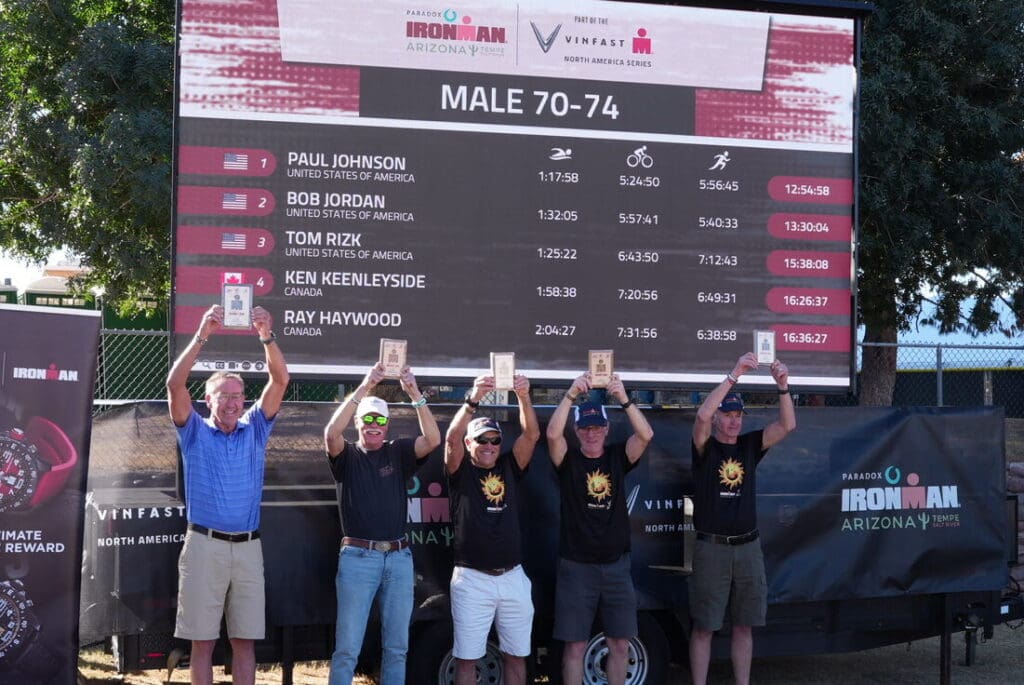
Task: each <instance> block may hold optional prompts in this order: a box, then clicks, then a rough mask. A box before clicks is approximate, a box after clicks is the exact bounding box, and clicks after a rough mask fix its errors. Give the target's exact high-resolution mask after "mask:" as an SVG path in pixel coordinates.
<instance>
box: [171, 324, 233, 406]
mask: <svg viewBox="0 0 1024 685" xmlns="http://www.w3.org/2000/svg"><path fill="white" fill-rule="evenodd" d="M223 322H224V307H222V306H220V305H219V304H215V305H213V306H212V307H210V308H209V309H207V310H206V313H205V314H203V320H202V321H200V322H199V328H198V329H197V330H196V334H195V336H194V337H193V338H192V339H191V340H190V341H189V343H188V347H186V348H185V349H184V350H182V351H181V354H179V355H178V358H177V359H175V360H174V365H173V366H171V371H170V373H168V374H167V408H168V410H169V411H170V414H171V421H173V422H174V425H175V426H184V425H185V422H186V421H188V417H189V416H190V415H191V414H192V396H191V395H189V392H188V374H189V372H191V371H192V366H193V365H195V363H196V359H197V358H198V357H199V352H200V351H201V350H202V349H203V345H205V344H206V341H207V340H208V339H209V337H210V336H211V335H213V333H215V332H216V331H217V329H219V328H220V327H221V325H222V324H223Z"/></svg>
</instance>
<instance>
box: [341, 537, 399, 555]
mask: <svg viewBox="0 0 1024 685" xmlns="http://www.w3.org/2000/svg"><path fill="white" fill-rule="evenodd" d="M341 544H342V546H345V545H348V546H350V547H362V548H363V549H372V550H373V551H375V552H397V551H398V550H400V549H405V548H406V547H408V546H409V541H408V540H404V539H403V540H364V539H362V538H350V537H344V538H342V539H341Z"/></svg>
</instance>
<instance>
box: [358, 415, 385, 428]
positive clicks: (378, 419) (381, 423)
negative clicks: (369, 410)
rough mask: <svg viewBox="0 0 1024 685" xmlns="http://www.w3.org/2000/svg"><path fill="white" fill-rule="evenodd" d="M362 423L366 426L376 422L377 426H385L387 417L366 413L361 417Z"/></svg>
mask: <svg viewBox="0 0 1024 685" xmlns="http://www.w3.org/2000/svg"><path fill="white" fill-rule="evenodd" d="M363 423H364V424H366V425H367V426H371V425H373V424H377V425H378V426H386V425H388V417H386V416H371V415H370V414H367V415H366V416H364V417H363Z"/></svg>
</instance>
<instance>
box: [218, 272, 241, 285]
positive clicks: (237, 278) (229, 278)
mask: <svg viewBox="0 0 1024 685" xmlns="http://www.w3.org/2000/svg"><path fill="white" fill-rule="evenodd" d="M223 282H224V283H230V284H235V283H244V282H245V277H244V276H243V275H242V272H240V271H225V272H224V281H223Z"/></svg>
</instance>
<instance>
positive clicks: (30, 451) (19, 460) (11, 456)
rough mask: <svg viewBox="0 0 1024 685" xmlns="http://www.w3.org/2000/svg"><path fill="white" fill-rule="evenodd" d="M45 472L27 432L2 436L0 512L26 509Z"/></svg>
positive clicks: (0, 444)
mask: <svg viewBox="0 0 1024 685" xmlns="http://www.w3.org/2000/svg"><path fill="white" fill-rule="evenodd" d="M46 470H48V469H47V468H46V467H45V466H44V465H43V463H42V461H40V459H39V451H38V450H37V449H36V446H35V445H32V444H29V443H28V442H27V441H26V440H25V433H24V431H21V430H19V429H17V428H12V429H11V430H9V431H7V432H6V433H3V434H0V513H3V512H8V511H18V510H21V509H27V508H28V506H29V503H30V502H31V501H32V498H33V497H34V496H35V493H36V488H37V487H38V485H39V477H40V475H41V474H42V473H44V472H45V471H46Z"/></svg>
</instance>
